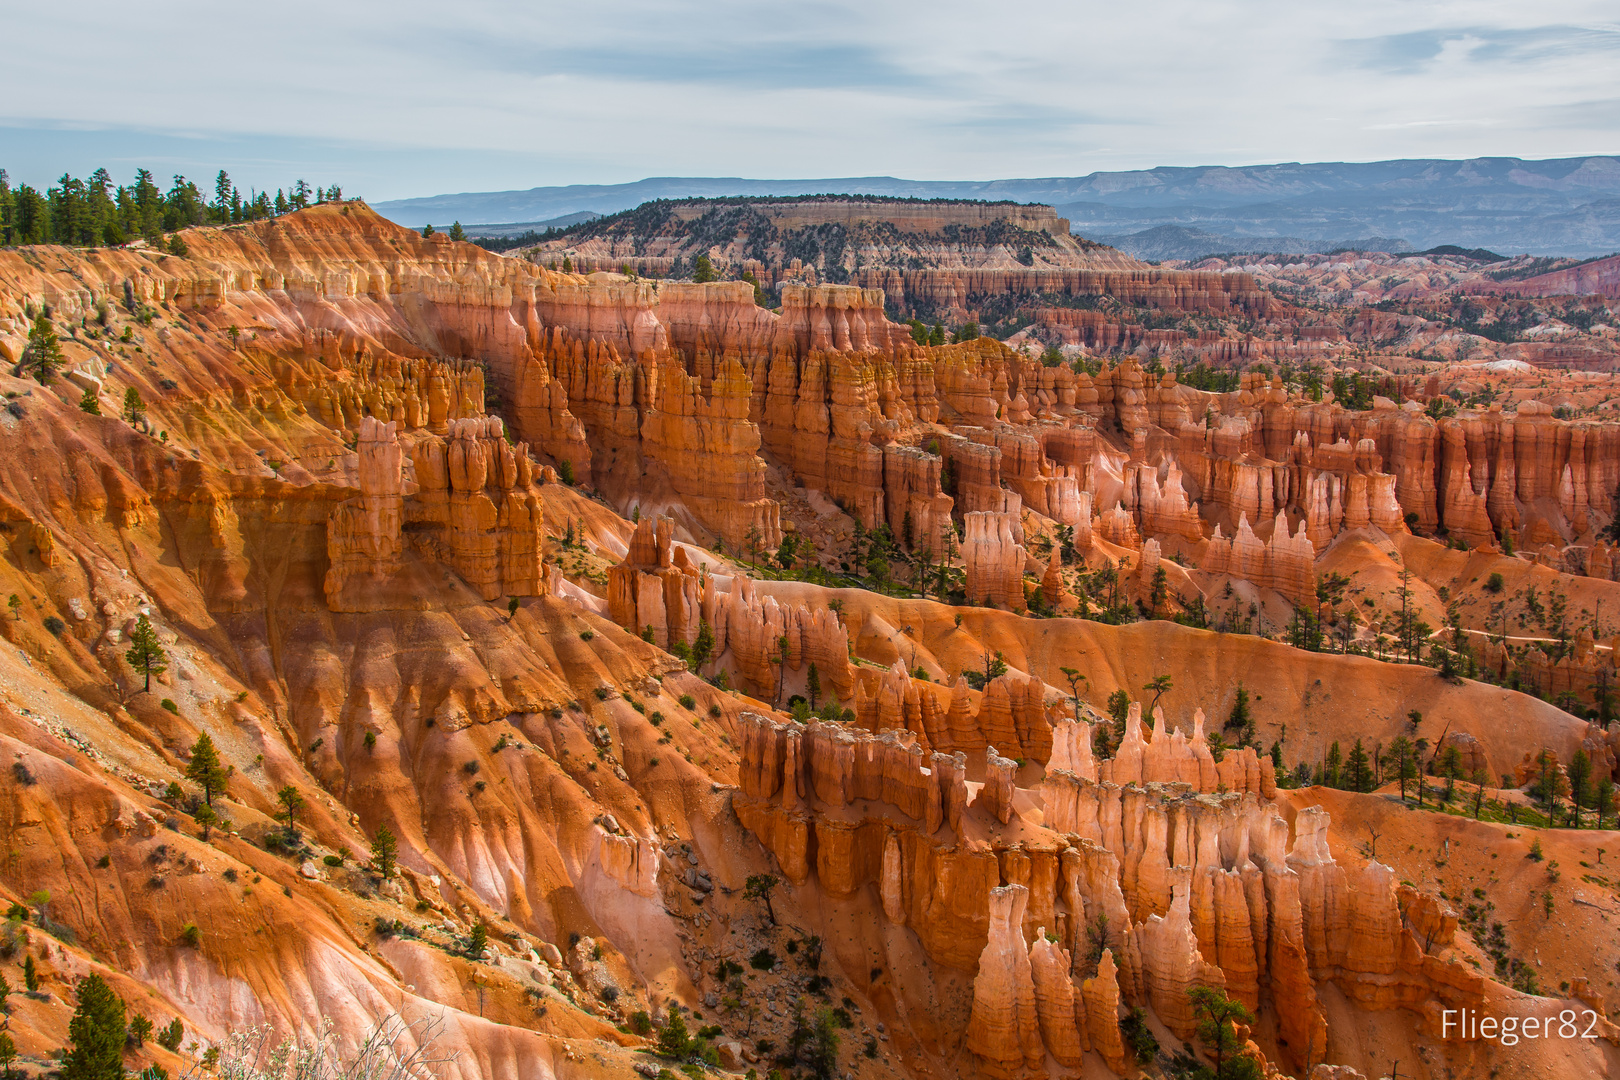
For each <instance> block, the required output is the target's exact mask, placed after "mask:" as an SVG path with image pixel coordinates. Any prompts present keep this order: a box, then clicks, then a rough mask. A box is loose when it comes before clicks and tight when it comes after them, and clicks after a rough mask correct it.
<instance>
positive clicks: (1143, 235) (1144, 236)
mask: <svg viewBox="0 0 1620 1080" xmlns="http://www.w3.org/2000/svg"><path fill="white" fill-rule="evenodd" d="M1088 239H1091V240H1095V241H1097V242H1098V243H1099V244H1108V245H1109V246H1110V247H1116V248H1118V249H1119V250H1121V251H1123V252H1125V253H1126V254H1127V255H1134V256H1136V257H1137V258H1138V259H1146V260H1148V261H1149V262H1163V261H1164V260H1166V259H1203V258H1207V257H1209V256H1210V255H1252V254H1257V253H1260V252H1273V251H1275V252H1287V253H1290V254H1298V253H1301V252H1318V251H1336V250H1339V249H1341V248H1350V249H1353V250H1355V251H1390V252H1395V251H1412V250H1414V248H1413V246H1412V242H1411V241H1410V240H1408V239H1406V238H1405V237H1402V236H1365V237H1362V238H1360V239H1356V240H1343V239H1340V240H1331V241H1327V242H1325V243H1324V242H1323V241H1320V240H1306V239H1304V238H1303V237H1299V236H1258V237H1257V236H1226V235H1223V234H1221V233H1212V232H1209V231H1207V230H1205V229H1189V228H1188V227H1187V226H1185V225H1155V226H1153V228H1151V229H1143V230H1142V231H1141V232H1134V233H1127V234H1126V235H1124V236H1112V235H1108V234H1104V233H1098V234H1093V235H1091V236H1089V237H1088Z"/></svg>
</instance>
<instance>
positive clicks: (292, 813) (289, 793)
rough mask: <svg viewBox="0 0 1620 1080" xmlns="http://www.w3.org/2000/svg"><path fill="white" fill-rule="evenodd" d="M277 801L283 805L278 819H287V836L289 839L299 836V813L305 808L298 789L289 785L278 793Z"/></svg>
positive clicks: (277, 815) (278, 813)
mask: <svg viewBox="0 0 1620 1080" xmlns="http://www.w3.org/2000/svg"><path fill="white" fill-rule="evenodd" d="M276 801H277V802H278V803H280V804H281V810H280V811H278V812H277V814H276V817H278V818H284V819H286V822H287V836H288V837H289V838H292V837H295V836H297V835H298V811H300V810H302V809H303V808H304V806H305V803H304V797H303V796H302V795H300V794H298V789H297V788H295V787H293V786H292V785H291V784H288V785H287V786H286V787H284V788H282V789H281V790H280V791H278V792H276Z"/></svg>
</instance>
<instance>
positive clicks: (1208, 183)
mask: <svg viewBox="0 0 1620 1080" xmlns="http://www.w3.org/2000/svg"><path fill="white" fill-rule="evenodd" d="M845 193H847V194H851V195H893V196H901V197H910V198H923V199H933V198H946V199H1015V200H1017V201H1019V202H1037V203H1046V204H1047V205H1050V206H1054V207H1056V208H1057V210H1058V212H1059V213H1061V214H1063V215H1064V216H1065V217H1067V218H1068V219H1069V221H1070V223H1071V227H1072V228H1073V229H1074V231H1075V232H1077V233H1080V234H1081V235H1083V236H1086V237H1090V238H1098V239H1100V238H1102V237H1114V238H1116V239H1118V238H1124V237H1129V236H1131V235H1132V234H1137V233H1143V232H1147V231H1149V230H1154V229H1159V228H1161V227H1164V226H1175V227H1178V228H1181V229H1187V230H1197V231H1198V232H1200V233H1203V234H1206V235H1209V234H1212V235H1214V236H1215V237H1217V238H1222V239H1229V240H1231V241H1234V242H1235V244H1237V245H1238V247H1239V248H1250V249H1252V250H1277V249H1279V248H1283V249H1285V250H1286V249H1287V248H1288V247H1308V249H1310V250H1330V249H1332V248H1335V247H1351V246H1355V244H1356V243H1357V242H1358V241H1364V240H1367V239H1369V238H1379V237H1383V238H1385V242H1393V241H1394V240H1396V239H1398V240H1400V241H1401V242H1402V243H1403V244H1407V245H1409V246H1410V247H1413V248H1426V247H1432V246H1434V245H1437V244H1457V245H1460V246H1463V247H1488V248H1491V249H1493V250H1496V251H1500V252H1503V253H1505V254H1510V255H1512V254H1520V253H1529V254H1536V255H1598V254H1605V253H1608V252H1611V251H1616V250H1620V158H1617V157H1583V158H1560V159H1555V160H1548V161H1525V160H1522V159H1520V158H1474V159H1471V160H1468V161H1445V160H1439V159H1425V158H1415V159H1401V160H1396V161H1374V162H1363V163H1347V162H1320V163H1316V164H1298V163H1289V164H1282V165H1247V166H1240V167H1235V168H1232V167H1226V166H1200V167H1195V168H1169V167H1166V168H1158V169H1144V170H1139V171H1134V172H1096V173H1092V174H1090V175H1089V176H1081V177H1049V178H1044V179H1030V180H984V181H952V180H900V179H896V178H894V177H891V176H866V177H835V178H828V179H822V180H745V179H741V178H738V177H653V178H649V179H646V180H638V181H636V182H635V183H633V184H611V185H597V184H576V185H571V186H568V187H539V188H531V189H529V190H528V191H488V192H467V193H462V194H458V195H434V196H431V197H427V198H420V199H397V200H393V201H390V202H383V203H378V204H376V209H377V210H378V211H379V212H381V213H382V214H384V215H385V216H387V217H389V218H392V219H393V220H394V221H397V222H399V223H401V224H403V225H412V226H416V227H418V228H419V227H421V226H422V225H424V224H427V223H429V222H431V223H432V224H433V225H435V226H445V225H449V224H450V223H451V222H452V221H461V222H463V223H467V222H486V223H491V224H503V225H504V224H515V225H521V226H530V225H537V226H541V227H543V223H545V222H548V221H552V220H554V219H556V218H559V217H565V216H568V215H572V214H577V213H581V212H586V211H589V212H591V213H596V214H611V213H615V212H617V211H619V210H627V209H630V208H631V207H634V206H637V205H640V204H641V203H643V202H647V201H650V200H652V199H668V198H682V197H688V196H720V195H814V194H845ZM1160 239H1164V237H1162V236H1161V237H1160ZM1184 239H1185V238H1184ZM1147 242H1148V243H1152V242H1154V241H1153V240H1152V238H1149V240H1148V241H1147ZM1202 242H1204V241H1202V240H1197V241H1195V242H1194V243H1192V244H1190V245H1188V244H1184V245H1182V247H1181V248H1178V249H1177V250H1186V251H1190V252H1191V251H1192V249H1193V248H1196V247H1197V246H1198V244H1199V243H1202ZM1127 250H1129V249H1128V248H1127ZM1165 250H1167V251H1168V250H1169V249H1168V248H1167V249H1165ZM1226 250H1234V248H1227V249H1226ZM1207 253H1208V252H1207V251H1198V252H1193V253H1192V254H1181V255H1174V256H1172V255H1169V254H1165V255H1160V256H1146V257H1150V258H1153V257H1157V258H1173V257H1179V258H1189V257H1196V256H1197V255H1198V254H1207Z"/></svg>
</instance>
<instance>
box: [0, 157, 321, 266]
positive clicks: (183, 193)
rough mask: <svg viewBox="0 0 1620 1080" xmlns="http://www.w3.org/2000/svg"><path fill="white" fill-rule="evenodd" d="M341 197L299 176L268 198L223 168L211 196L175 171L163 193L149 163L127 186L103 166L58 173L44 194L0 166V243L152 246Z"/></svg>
mask: <svg viewBox="0 0 1620 1080" xmlns="http://www.w3.org/2000/svg"><path fill="white" fill-rule="evenodd" d="M342 198H343V189H342V188H341V187H339V186H338V185H336V184H333V185H332V186H331V187H328V188H320V187H317V188H314V189H311V188H310V186H309V184H307V183H305V182H304V181H303V180H299V181H298V182H297V183H296V184H294V185H293V186H292V187H291V189H289V190H287V191H283V190H281V189H279V188H278V189H277V190H276V193H275V195H273V196H272V195H271V194H270V193H269V192H268V191H254V190H252V189H251V188H250V189H249V190H248V191H246V192H244V191H242V189H241V188H239V187H237V186H236V185H235V184H234V183H232V182H231V178H230V176H229V174H227V173H226V172H225V170H224V169H221V170H220V171H219V174H218V175H217V176H216V177H214V192H213V198H212V199H211V200H210V199H209V198H208V196H207V195H206V194H204V192H203V191H202V190H200V189H199V188H198V187H197V185H196V184H194V183H192V182H191V181H190V180H187V179H186V178H185V177H184V176H175V177H174V178H173V183H172V185H171V186H170V188H169V190H168V191H166V192H165V191H163V190H162V189H161V188H159V187H158V185H157V183H156V182H155V181H154V179H153V176H152V172H151V170H150V169H140V170H137V172H136V173H135V179H134V180H133V181H131V182H130V183H129V184H126V185H115V184H114V182H113V178H112V176H111V175H110V174H109V173H108V172H107V170H106V169H97V170H96V171H95V172H93V173H91V174H90V178H89V179H88V180H81V179H79V178H77V177H75V176H73V175H71V174H69V173H63V174H62V176H61V177H60V178H59V179H58V180H57V181H56V183H55V185H54V186H52V187H49V188H47V189H46V190H45V191H43V192H41V191H39V190H37V189H36V188H33V187H30V186H29V185H28V184H18V185H16V186H15V187H13V186H12V184H11V180H10V178H9V177H8V176H7V174H6V171H5V170H4V169H0V245H4V246H8V247H9V246H11V245H14V244H67V245H70V246H73V247H101V246H108V247H114V246H117V245H120V244H127V243H129V242H131V241H133V240H137V239H144V240H146V241H147V243H149V244H156V243H158V242H159V241H161V240H162V239H163V234H164V233H171V232H175V231H176V230H178V229H184V228H186V227H187V226H189V225H227V224H232V223H236V222H243V221H259V220H263V219H265V218H272V217H279V216H280V215H282V214H286V213H290V212H291V211H293V210H302V209H304V208H305V207H307V206H311V205H313V204H315V203H321V202H338V201H340V200H342Z"/></svg>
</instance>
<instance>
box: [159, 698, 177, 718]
mask: <svg viewBox="0 0 1620 1080" xmlns="http://www.w3.org/2000/svg"><path fill="white" fill-rule="evenodd" d="M158 704H159V705H162V706H163V707H164V708H165V709H168V710H169V711H170V712H172V713H174V714H175V715H176V716H178V715H179V714H180V706H178V705H176V704H175V703H174V700H173V699H172V698H164V699H163V700H162V701H160V702H158Z"/></svg>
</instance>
